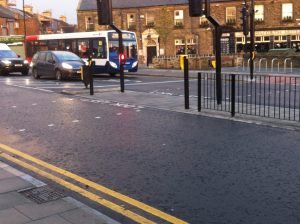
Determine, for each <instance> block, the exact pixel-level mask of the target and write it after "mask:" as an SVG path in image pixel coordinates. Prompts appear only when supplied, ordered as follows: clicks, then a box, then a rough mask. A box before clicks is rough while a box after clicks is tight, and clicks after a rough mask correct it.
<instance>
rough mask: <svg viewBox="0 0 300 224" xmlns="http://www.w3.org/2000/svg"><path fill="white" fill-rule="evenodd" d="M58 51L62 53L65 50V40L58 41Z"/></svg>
mask: <svg viewBox="0 0 300 224" xmlns="http://www.w3.org/2000/svg"><path fill="white" fill-rule="evenodd" d="M58 50H60V51H63V50H65V41H63V40H59V41H58Z"/></svg>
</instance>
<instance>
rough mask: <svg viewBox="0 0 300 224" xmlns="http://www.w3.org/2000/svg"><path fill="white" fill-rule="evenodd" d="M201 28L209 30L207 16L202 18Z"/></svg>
mask: <svg viewBox="0 0 300 224" xmlns="http://www.w3.org/2000/svg"><path fill="white" fill-rule="evenodd" d="M199 27H200V28H208V27H209V23H208V20H207V18H206V17H205V16H202V17H200V23H199Z"/></svg>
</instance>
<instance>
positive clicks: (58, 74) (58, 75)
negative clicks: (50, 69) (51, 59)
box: [55, 70, 62, 81]
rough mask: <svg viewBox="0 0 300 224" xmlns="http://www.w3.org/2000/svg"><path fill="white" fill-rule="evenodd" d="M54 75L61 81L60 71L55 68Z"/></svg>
mask: <svg viewBox="0 0 300 224" xmlns="http://www.w3.org/2000/svg"><path fill="white" fill-rule="evenodd" d="M55 77H56V80H57V81H61V80H62V74H61V71H59V70H57V71H56V73H55Z"/></svg>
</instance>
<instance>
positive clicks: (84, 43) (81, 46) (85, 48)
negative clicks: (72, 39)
mask: <svg viewBox="0 0 300 224" xmlns="http://www.w3.org/2000/svg"><path fill="white" fill-rule="evenodd" d="M78 53H79V57H81V58H87V57H88V56H89V41H88V40H78Z"/></svg>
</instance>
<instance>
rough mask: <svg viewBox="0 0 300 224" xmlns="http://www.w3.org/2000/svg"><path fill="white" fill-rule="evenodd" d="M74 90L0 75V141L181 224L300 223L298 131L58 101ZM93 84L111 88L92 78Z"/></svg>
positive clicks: (146, 84) (169, 81)
mask: <svg viewBox="0 0 300 224" xmlns="http://www.w3.org/2000/svg"><path fill="white" fill-rule="evenodd" d="M126 84H127V85H126V89H131V90H135V91H140V92H146V93H149V94H167V93H169V94H172V93H173V92H172V90H176V91H178V92H180V91H182V80H178V79H175V78H152V77H148V78H147V77H138V78H137V77H129V78H127V79H126ZM80 85H82V83H80V82H76V81H72V82H59V83H58V82H56V81H54V80H33V79H31V78H30V77H19V76H12V77H0V88H1V92H0V97H1V104H0V117H1V118H0V133H1V135H0V136H1V137H0V143H2V144H5V145H8V146H11V147H13V148H16V149H18V150H20V151H22V152H24V153H26V154H29V155H32V156H34V157H36V158H39V159H41V160H43V161H46V162H48V163H51V164H53V165H55V166H57V167H60V168H62V169H65V170H68V171H71V172H73V173H75V174H78V175H80V176H82V177H84V178H87V179H89V180H92V181H93V182H95V183H97V184H101V185H103V186H106V187H108V188H109V189H113V190H115V191H117V192H120V193H122V194H124V195H127V196H129V197H131V198H134V199H136V200H138V201H140V202H143V203H146V204H147V205H150V206H153V207H154V208H157V209H159V210H160V211H163V212H166V213H168V214H170V215H172V216H174V217H176V218H178V219H181V220H184V221H186V222H188V223H193V224H201V223H205V224H206V223H226V224H227V223H232V224H233V223H243V224H247V223H249V224H252V223H264V224H265V223H274V224H276V223H280V224H283V223H299V222H300V215H299V212H298V211H299V209H300V192H299V191H298V188H299V185H300V179H299V173H300V166H299V160H300V153H299V147H298V146H299V143H300V136H299V133H298V132H295V131H289V130H285V129H280V128H271V127H266V126H259V125H254V124H246V123H241V122H234V121H230V120H222V119H216V118H208V117H202V116H197V115H190V114H185V113H177V112H172V111H164V110H159V109H155V108H151V107H146V108H145V107H143V106H141V105H133V106H132V105H131V106H126V105H123V106H122V104H121V103H122V99H121V98H120V101H119V103H120V104H116V103H114V104H111V103H110V102H107V103H105V101H101V102H93V101H91V100H87V99H85V98H82V97H80V96H67V95H62V94H59V93H60V92H61V90H62V89H66V88H67V89H69V90H80V89H82V87H83V85H82V86H81V87H80ZM95 86H96V87H97V88H103V89H107V88H113V87H117V86H118V82H117V80H116V79H111V78H99V79H97V80H96V83H95ZM117 103H118V102H117ZM116 105H118V106H116ZM1 160H2V159H1ZM37 177H38V176H37ZM51 183H52V182H51ZM52 184H53V183H52ZM75 195H76V194H75ZM77 197H79V196H78V195H77ZM79 198H80V197H79ZM80 199H81V200H82V201H84V202H86V203H88V204H91V205H92V206H93V207H95V208H97V209H98V210H100V211H103V212H104V213H106V214H109V215H110V216H113V217H114V218H115V219H117V220H118V221H120V222H121V223H126V224H129V223H134V222H133V221H132V220H130V219H128V218H126V217H124V216H122V215H118V214H117V213H115V212H113V211H111V210H108V209H105V208H103V206H99V205H96V204H94V203H92V202H90V201H89V200H87V199H83V198H80ZM121 205H123V206H124V203H123V204H121ZM128 209H130V210H132V211H134V212H138V213H139V214H141V215H142V216H144V217H147V218H149V219H151V220H154V221H155V222H156V223H169V222H166V221H165V220H163V219H157V217H153V216H151V215H149V214H145V213H144V212H141V211H140V209H136V208H132V207H130V206H128ZM175 223H176V222H175Z"/></svg>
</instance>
